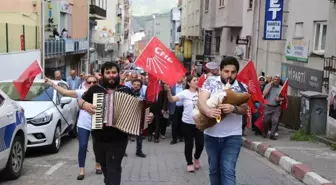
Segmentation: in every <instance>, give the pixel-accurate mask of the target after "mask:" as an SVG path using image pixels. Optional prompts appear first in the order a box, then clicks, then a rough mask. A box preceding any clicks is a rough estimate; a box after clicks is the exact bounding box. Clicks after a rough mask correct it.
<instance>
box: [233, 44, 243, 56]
mask: <svg viewBox="0 0 336 185" xmlns="http://www.w3.org/2000/svg"><path fill="white" fill-rule="evenodd" d="M235 55H236V56H238V57H242V56H243V55H244V50H243V49H242V48H241V47H238V46H237V47H236V51H235Z"/></svg>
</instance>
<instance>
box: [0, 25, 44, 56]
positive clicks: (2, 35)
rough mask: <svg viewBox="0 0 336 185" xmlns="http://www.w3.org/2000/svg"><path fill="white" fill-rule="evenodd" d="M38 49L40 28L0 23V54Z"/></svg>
mask: <svg viewBox="0 0 336 185" xmlns="http://www.w3.org/2000/svg"><path fill="white" fill-rule="evenodd" d="M39 48H40V27H38V26H27V25H22V24H9V23H0V53H9V52H18V51H26V50H34V49H39Z"/></svg>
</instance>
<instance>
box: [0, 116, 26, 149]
mask: <svg viewBox="0 0 336 185" xmlns="http://www.w3.org/2000/svg"><path fill="white" fill-rule="evenodd" d="M22 123H23V115H22V113H21V112H18V111H17V112H16V121H15V123H12V124H9V125H6V126H4V127H2V128H0V152H2V151H4V150H6V149H8V148H9V147H10V144H11V141H12V137H13V134H14V131H15V129H16V127H17V126H18V125H20V124H22Z"/></svg>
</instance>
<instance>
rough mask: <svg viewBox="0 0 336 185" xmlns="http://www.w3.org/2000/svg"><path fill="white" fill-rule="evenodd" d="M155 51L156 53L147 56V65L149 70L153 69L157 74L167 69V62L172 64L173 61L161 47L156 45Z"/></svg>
mask: <svg viewBox="0 0 336 185" xmlns="http://www.w3.org/2000/svg"><path fill="white" fill-rule="evenodd" d="M154 51H155V54H156V55H154V56H153V57H149V58H147V61H146V67H147V68H148V69H149V70H152V69H153V70H154V72H155V73H156V74H158V73H161V74H163V71H165V69H167V62H168V63H171V64H172V63H173V61H172V60H171V58H170V57H169V55H167V54H166V53H165V52H164V51H163V50H162V49H161V48H160V47H156V48H155V49H154ZM159 56H160V57H159Z"/></svg>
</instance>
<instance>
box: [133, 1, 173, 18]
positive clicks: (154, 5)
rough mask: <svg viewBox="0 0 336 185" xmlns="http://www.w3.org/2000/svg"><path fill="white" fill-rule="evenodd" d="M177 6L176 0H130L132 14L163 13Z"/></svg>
mask: <svg viewBox="0 0 336 185" xmlns="http://www.w3.org/2000/svg"><path fill="white" fill-rule="evenodd" d="M176 6H177V0H132V14H133V15H138V16H140V15H150V14H153V13H165V12H168V11H170V9H171V8H173V7H176Z"/></svg>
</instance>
